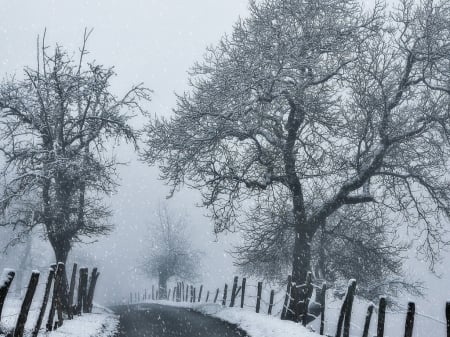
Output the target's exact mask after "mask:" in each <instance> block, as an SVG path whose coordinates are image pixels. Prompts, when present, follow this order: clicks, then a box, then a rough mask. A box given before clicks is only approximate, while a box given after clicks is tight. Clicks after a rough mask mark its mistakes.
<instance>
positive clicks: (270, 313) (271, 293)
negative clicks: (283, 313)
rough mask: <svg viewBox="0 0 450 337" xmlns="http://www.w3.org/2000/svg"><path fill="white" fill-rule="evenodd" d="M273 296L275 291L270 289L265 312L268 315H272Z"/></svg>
mask: <svg viewBox="0 0 450 337" xmlns="http://www.w3.org/2000/svg"><path fill="white" fill-rule="evenodd" d="M274 296H275V291H274V290H273V289H272V290H271V291H270V300H269V311H268V312H267V313H268V314H269V315H272V307H273V297H274Z"/></svg>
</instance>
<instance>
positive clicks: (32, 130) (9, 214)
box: [0, 32, 149, 263]
mask: <svg viewBox="0 0 450 337" xmlns="http://www.w3.org/2000/svg"><path fill="white" fill-rule="evenodd" d="M88 37H89V32H85V35H84V40H83V44H82V47H81V49H80V53H79V55H78V56H76V58H74V57H73V56H71V55H72V54H71V53H70V54H69V53H67V52H66V51H65V50H64V49H62V48H61V47H60V46H56V47H55V48H54V49H51V48H50V47H48V46H47V45H46V44H45V34H44V38H43V39H42V44H41V47H39V39H38V55H37V64H36V65H35V67H34V68H29V67H27V68H25V69H24V75H23V77H22V78H21V79H18V78H16V77H15V76H12V77H10V78H7V79H5V80H4V81H3V82H2V83H1V85H0V142H1V143H0V151H1V154H2V164H4V165H3V169H2V171H1V172H2V183H1V192H0V193H1V196H0V206H1V207H0V211H1V216H2V221H1V225H13V226H15V227H16V228H19V229H22V230H23V231H31V229H32V228H34V227H35V226H38V225H43V227H44V229H45V235H46V237H47V238H48V240H49V242H50V244H51V246H52V247H53V249H54V252H55V257H56V260H57V261H60V262H64V263H65V262H66V260H67V256H68V254H69V251H70V249H71V247H72V245H73V244H74V242H79V241H81V240H83V239H86V238H94V237H96V236H98V235H103V234H106V233H108V232H109V230H110V228H111V226H110V223H109V221H110V220H109V215H110V214H111V210H110V209H109V208H108V206H107V205H106V204H105V203H104V202H103V200H102V198H103V196H104V195H107V194H109V193H111V192H113V191H114V189H115V187H116V184H117V183H116V180H117V177H116V173H115V170H116V167H117V165H118V161H117V159H116V158H115V156H114V155H112V154H111V152H110V150H111V149H112V146H113V145H114V143H115V142H116V141H118V140H123V139H124V140H127V141H130V142H132V143H134V142H135V140H136V135H137V133H136V131H135V130H134V129H133V128H132V127H131V126H130V124H129V120H130V118H131V117H132V116H133V114H135V113H141V112H143V109H142V106H141V102H142V100H144V101H145V100H148V99H149V90H148V89H146V88H144V87H143V86H141V85H138V86H133V87H132V88H131V89H130V90H129V91H128V92H127V93H126V94H125V95H124V96H123V97H120V98H119V97H117V96H115V95H114V94H113V93H112V92H111V87H110V85H111V79H112V78H113V77H114V76H115V72H114V70H113V68H107V67H104V66H103V65H100V64H96V63H95V62H88V61H87V60H86V56H87V54H88V53H87V50H86V48H85V46H86V42H87V39H88ZM50 50H51V52H50Z"/></svg>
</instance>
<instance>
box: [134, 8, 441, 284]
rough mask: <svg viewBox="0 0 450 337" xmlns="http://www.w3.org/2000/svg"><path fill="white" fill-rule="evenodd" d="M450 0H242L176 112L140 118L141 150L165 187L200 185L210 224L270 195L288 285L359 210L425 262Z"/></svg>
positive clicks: (224, 222)
mask: <svg viewBox="0 0 450 337" xmlns="http://www.w3.org/2000/svg"><path fill="white" fill-rule="evenodd" d="M449 6H450V5H449V4H448V2H446V1H431V0H426V1H423V2H421V3H420V4H414V3H413V2H412V1H402V2H401V3H400V4H399V8H398V9H395V10H393V11H392V12H391V11H389V10H387V9H385V8H383V7H382V6H380V5H379V4H375V8H374V10H373V12H371V13H369V14H364V13H363V12H362V11H361V10H360V8H359V7H358V2H357V1H352V0H344V1H341V0H339V1H337V0H325V1H322V0H320V1H319V0H312V1H300V0H281V1H274V0H265V1H262V2H261V3H259V4H256V3H255V2H251V5H250V17H249V18H248V19H245V20H241V21H240V22H238V23H237V24H236V25H235V27H234V31H233V34H232V35H231V36H230V37H225V38H223V39H222V41H221V42H220V44H219V45H218V46H217V47H215V48H210V49H209V50H208V52H207V55H206V56H205V59H204V60H203V62H201V63H199V64H197V65H196V66H195V67H194V68H193V70H192V74H191V91H190V92H189V93H186V94H185V95H183V96H180V97H179V99H178V106H177V108H176V109H175V111H174V112H175V115H174V116H173V117H172V118H170V119H169V120H166V119H155V120H153V121H152V122H150V124H149V125H148V130H147V131H148V141H147V148H146V151H145V152H144V153H143V158H144V159H145V160H147V161H148V162H149V163H151V164H153V163H156V162H159V164H160V168H161V172H162V173H161V175H162V177H163V178H164V179H166V180H167V181H168V182H169V183H170V184H171V185H172V186H173V188H174V191H175V190H176V188H177V187H179V186H180V185H182V184H187V185H189V186H192V187H194V188H197V189H199V190H200V191H201V192H202V194H203V201H204V205H205V206H207V207H209V208H210V209H211V214H212V218H213V220H214V222H215V229H216V231H222V230H227V229H233V228H235V226H236V225H238V226H239V224H241V223H244V222H245V221H246V220H247V219H248V218H251V217H257V216H258V214H261V213H264V212H268V211H270V210H271V209H272V207H273V205H275V204H276V201H277V200H278V199H279V198H280V197H281V198H282V199H283V200H284V201H285V202H286V203H287V204H288V205H289V207H290V210H289V212H290V213H291V217H292V222H290V226H291V230H292V231H293V232H294V238H293V240H294V243H293V250H292V274H293V279H294V280H295V281H300V282H301V281H303V280H304V277H305V275H306V272H307V271H308V270H309V269H310V268H311V243H312V241H313V239H314V237H315V235H316V233H317V232H318V231H319V230H320V228H321V227H322V226H324V224H326V222H327V220H328V219H330V218H331V217H332V216H333V215H335V214H336V213H337V212H338V211H340V210H343V209H345V208H352V207H356V206H359V205H364V204H373V203H376V204H377V205H379V207H383V208H384V209H385V210H386V211H388V210H389V211H391V212H392V213H391V214H392V215H391V216H392V219H393V220H394V221H393V223H394V224H395V226H400V225H401V224H403V223H406V224H407V225H408V226H409V227H410V232H411V233H415V234H416V238H417V239H419V241H418V246H419V247H421V249H423V252H424V253H425V255H426V256H427V257H428V258H429V259H430V261H431V263H432V264H433V263H434V261H435V258H436V257H437V255H438V251H439V248H440V247H441V245H442V244H443V243H445V240H444V236H443V234H444V232H445V228H444V225H445V223H446V221H447V219H448V215H449V211H450V189H449V184H448V175H447V167H448V158H449V156H448V154H449V149H450V147H449V142H448V124H449V121H450V115H449V108H448V107H449V93H450V86H449V83H450V78H449V75H448V74H449V72H448V70H449V69H450V53H449V51H450V50H449V49H450V45H449V44H448V41H449V40H450V25H449V22H450V21H449V20H450V9H449V8H450V7H449ZM363 210H364V211H370V208H364V209H363ZM366 225H369V224H366ZM354 226H356V224H354ZM355 228H356V227H355ZM356 233H357V231H356ZM277 244H279V245H280V247H281V245H282V241H278V243H277Z"/></svg>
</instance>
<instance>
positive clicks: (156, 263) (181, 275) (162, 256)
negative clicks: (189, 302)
mask: <svg viewBox="0 0 450 337" xmlns="http://www.w3.org/2000/svg"><path fill="white" fill-rule="evenodd" d="M157 215H158V221H157V222H156V223H153V224H151V226H150V227H149V240H148V242H147V243H146V247H145V250H144V252H143V259H142V264H141V269H142V271H143V272H144V273H145V274H146V275H147V276H149V277H156V278H158V285H159V296H160V298H165V297H166V295H167V281H169V279H170V278H177V279H178V280H187V281H193V280H195V279H196V278H197V277H198V272H199V268H200V262H201V253H200V252H199V251H197V250H195V249H194V248H193V247H192V246H191V244H190V241H189V236H188V235H187V233H186V223H185V220H184V218H182V217H179V216H172V215H170V210H169V209H168V208H167V206H161V207H159V208H158V213H157Z"/></svg>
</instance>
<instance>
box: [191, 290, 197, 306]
mask: <svg viewBox="0 0 450 337" xmlns="http://www.w3.org/2000/svg"><path fill="white" fill-rule="evenodd" d="M196 293H197V288H195V287H194V290H193V292H192V294H193V295H194V296H193V297H192V303H195V299H196V298H197V297H196V296H195V294H196Z"/></svg>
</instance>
